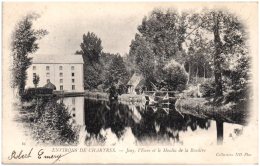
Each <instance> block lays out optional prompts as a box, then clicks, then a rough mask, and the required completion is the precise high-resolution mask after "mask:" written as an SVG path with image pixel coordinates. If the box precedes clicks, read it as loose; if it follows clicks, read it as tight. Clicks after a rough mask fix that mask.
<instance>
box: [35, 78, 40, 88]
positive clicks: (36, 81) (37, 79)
mask: <svg viewBox="0 0 260 166" xmlns="http://www.w3.org/2000/svg"><path fill="white" fill-rule="evenodd" d="M39 81H40V76H39V75H34V76H33V84H34V86H35V88H37V85H38V84H39Z"/></svg>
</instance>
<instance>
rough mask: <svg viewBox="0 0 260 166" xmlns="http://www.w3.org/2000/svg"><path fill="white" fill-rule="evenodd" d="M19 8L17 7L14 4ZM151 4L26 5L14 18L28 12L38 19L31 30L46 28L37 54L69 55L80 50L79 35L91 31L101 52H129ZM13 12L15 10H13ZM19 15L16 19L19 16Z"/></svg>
mask: <svg viewBox="0 0 260 166" xmlns="http://www.w3.org/2000/svg"><path fill="white" fill-rule="evenodd" d="M18 6H19V5H18ZM20 8H23V7H22V5H21V6H20ZM153 8H154V6H153V5H151V6H149V7H147V9H144V8H143V7H142V5H139V6H138V5H134V6H133V7H131V5H130V6H129V5H124V4H114V5H113V4H112V3H110V4H102V5H100V4H80V3H73V4H72V3H70V4H67V5H64V4H59V3H56V4H52V5H51V4H47V3H46V4H43V5H39V3H38V4H37V3H36V4H30V5H27V6H26V7H25V8H23V11H20V13H18V14H16V13H14V14H16V15H17V20H19V18H21V16H23V15H25V14H26V13H28V12H36V13H39V14H40V15H41V17H40V18H39V19H38V20H36V21H34V28H35V29H39V28H42V29H46V30H47V31H48V32H49V34H48V35H47V36H45V37H44V38H43V39H41V40H40V41H39V47H40V49H39V50H38V51H37V54H59V55H60V54H73V53H75V52H76V50H79V49H80V43H81V42H82V37H83V34H87V32H94V33H95V34H96V35H97V36H98V37H99V38H100V39H101V40H102V46H103V51H104V52H110V53H120V54H121V55H124V54H125V53H128V52H129V46H130V44H131V40H132V39H134V36H135V34H136V33H137V26H138V25H140V24H141V23H142V19H143V17H144V16H145V15H148V14H149V12H151V11H152V10H153ZM14 11H15V10H14ZM19 16H20V17H19Z"/></svg>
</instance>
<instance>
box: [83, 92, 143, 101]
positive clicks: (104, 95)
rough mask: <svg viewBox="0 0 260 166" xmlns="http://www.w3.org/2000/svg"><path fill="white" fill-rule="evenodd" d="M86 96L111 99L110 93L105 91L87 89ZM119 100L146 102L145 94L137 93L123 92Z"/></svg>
mask: <svg viewBox="0 0 260 166" xmlns="http://www.w3.org/2000/svg"><path fill="white" fill-rule="evenodd" d="M84 96H85V97H87V98H89V99H98V100H107V101H108V100H109V94H108V93H105V92H91V91H85V94H84ZM118 101H121V102H145V101H146V99H145V97H144V95H136V94H122V95H119V96H118Z"/></svg>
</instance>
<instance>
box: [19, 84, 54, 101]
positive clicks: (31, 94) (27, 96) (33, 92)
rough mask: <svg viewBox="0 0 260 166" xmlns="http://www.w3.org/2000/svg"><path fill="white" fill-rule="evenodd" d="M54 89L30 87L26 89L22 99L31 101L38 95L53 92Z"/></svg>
mask: <svg viewBox="0 0 260 166" xmlns="http://www.w3.org/2000/svg"><path fill="white" fill-rule="evenodd" d="M52 92H53V90H52V89H49V88H43V87H41V88H28V89H26V90H25V92H24V94H23V96H22V101H30V100H32V99H34V98H36V97H37V96H41V95H49V94H52Z"/></svg>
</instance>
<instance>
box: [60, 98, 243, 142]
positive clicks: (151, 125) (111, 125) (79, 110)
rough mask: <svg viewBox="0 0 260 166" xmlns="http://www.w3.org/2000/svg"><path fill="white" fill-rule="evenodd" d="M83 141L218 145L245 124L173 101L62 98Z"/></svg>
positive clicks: (240, 130)
mask: <svg viewBox="0 0 260 166" xmlns="http://www.w3.org/2000/svg"><path fill="white" fill-rule="evenodd" d="M63 103H64V104H65V105H66V106H67V107H68V110H69V111H70V113H71V115H72V117H73V123H74V124H75V125H78V126H80V128H81V130H80V138H79V139H80V143H81V144H84V145H89V146H90V145H125V144H127V145H129V144H132V145H176V144H179V145H193V144H196V145H200V144H201V145H204V146H205V145H216V144H222V143H223V142H224V143H225V142H228V141H232V140H234V139H236V138H237V137H239V135H241V134H242V132H243V126H242V125H238V124H231V123H225V122H216V121H215V120H211V119H203V118H199V117H195V116H193V115H189V114H183V113H181V112H178V111H176V109H175V108H174V106H172V105H167V104H164V105H159V106H158V105H157V106H152V105H149V104H147V103H146V104H141V103H128V104H126V103H124V104H123V103H120V102H118V101H112V102H109V101H104V100H93V99H88V98H84V97H68V98H64V99H63Z"/></svg>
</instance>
